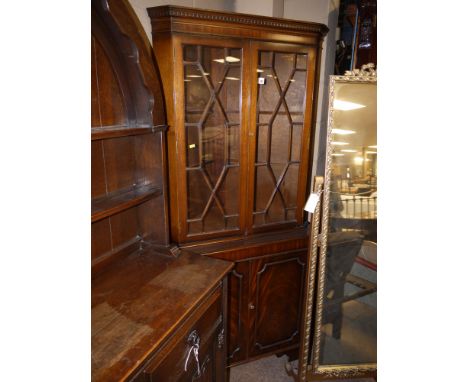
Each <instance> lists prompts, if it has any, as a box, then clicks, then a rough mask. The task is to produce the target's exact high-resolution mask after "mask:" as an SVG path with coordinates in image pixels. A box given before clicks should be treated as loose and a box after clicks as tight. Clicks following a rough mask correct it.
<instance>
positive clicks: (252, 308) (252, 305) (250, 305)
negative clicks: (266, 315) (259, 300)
mask: <svg viewBox="0 0 468 382" xmlns="http://www.w3.org/2000/svg"><path fill="white" fill-rule="evenodd" d="M249 309H250V310H254V309H255V305H254V304H252V303H251V302H250V303H249Z"/></svg>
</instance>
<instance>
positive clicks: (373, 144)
mask: <svg viewBox="0 0 468 382" xmlns="http://www.w3.org/2000/svg"><path fill="white" fill-rule="evenodd" d="M326 155H327V158H326V168H325V177H324V179H317V180H316V182H315V186H314V191H315V192H316V193H319V194H321V198H320V202H319V203H318V205H317V206H316V209H315V212H314V214H313V219H312V228H311V239H310V240H311V241H310V243H311V244H310V246H309V261H308V269H307V288H306V293H305V307H304V312H305V316H304V321H303V328H302V330H303V331H302V333H303V336H302V341H301V352H300V358H299V370H298V377H299V378H298V379H299V380H300V381H301V382H303V381H314V380H326V379H336V378H355V377H374V378H376V375H377V76H376V72H375V70H374V66H373V64H368V65H364V66H363V68H362V69H361V70H354V71H352V72H347V73H346V74H345V75H344V76H331V77H330V88H329V114H328V135H327V154H326ZM322 188H323V192H322Z"/></svg>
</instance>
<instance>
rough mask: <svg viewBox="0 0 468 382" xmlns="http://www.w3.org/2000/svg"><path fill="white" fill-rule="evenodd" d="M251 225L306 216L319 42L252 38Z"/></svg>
mask: <svg viewBox="0 0 468 382" xmlns="http://www.w3.org/2000/svg"><path fill="white" fill-rule="evenodd" d="M251 60H252V61H251V62H252V65H251V72H252V73H251V75H252V76H253V80H252V82H251V83H252V87H251V92H252V107H251V111H250V134H249V139H250V140H249V145H250V148H249V157H250V163H249V166H250V168H249V170H250V172H249V179H250V185H249V192H250V194H251V195H252V198H251V200H250V201H249V202H250V204H249V214H250V216H249V218H250V219H249V229H250V231H263V230H266V229H270V228H271V227H272V226H274V227H280V226H285V227H287V226H293V225H300V224H302V223H303V222H304V213H303V206H304V203H305V192H306V188H307V184H306V183H307V179H308V173H309V152H310V149H309V148H310V146H311V142H310V139H311V122H312V101H313V96H314V94H313V91H312V90H313V88H314V79H315V66H316V47H305V46H300V45H292V44H277V43H253V44H252V54H251Z"/></svg>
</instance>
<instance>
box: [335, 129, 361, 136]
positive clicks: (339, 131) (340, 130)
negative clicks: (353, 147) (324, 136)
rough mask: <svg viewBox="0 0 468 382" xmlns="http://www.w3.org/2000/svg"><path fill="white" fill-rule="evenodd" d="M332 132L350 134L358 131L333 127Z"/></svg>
mask: <svg viewBox="0 0 468 382" xmlns="http://www.w3.org/2000/svg"><path fill="white" fill-rule="evenodd" d="M332 134H338V135H350V134H356V132H355V131H354V130H345V129H332Z"/></svg>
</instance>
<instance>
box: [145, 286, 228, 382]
mask: <svg viewBox="0 0 468 382" xmlns="http://www.w3.org/2000/svg"><path fill="white" fill-rule="evenodd" d="M196 348H198V351H197V350H196ZM196 355H198V363H197V360H196V358H197V357H196ZM223 356H224V331H223V294H222V288H221V287H219V288H217V289H216V290H215V291H214V293H212V294H211V295H210V297H208V299H207V300H206V301H205V302H204V303H203V304H202V306H200V307H199V308H198V309H197V310H196V311H195V312H194V313H193V314H192V316H191V317H189V319H188V320H187V321H186V322H185V323H184V324H183V325H182V326H181V328H180V329H179V330H178V331H177V332H176V334H175V335H174V336H173V338H171V339H170V340H169V342H168V343H167V344H166V345H164V346H163V348H162V349H161V350H159V351H158V353H157V354H156V355H155V357H154V358H153V360H151V361H150V362H149V363H148V364H147V366H146V367H145V368H144V370H143V374H144V375H145V378H144V380H146V381H164V382H176V381H177V382H179V381H180V382H182V381H213V382H214V381H218V379H217V377H216V375H217V374H218V375H221V374H220V371H219V370H217V369H218V368H219V367H218V368H217V365H222V362H220V359H219V358H220V357H221V359H222V357H223Z"/></svg>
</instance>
